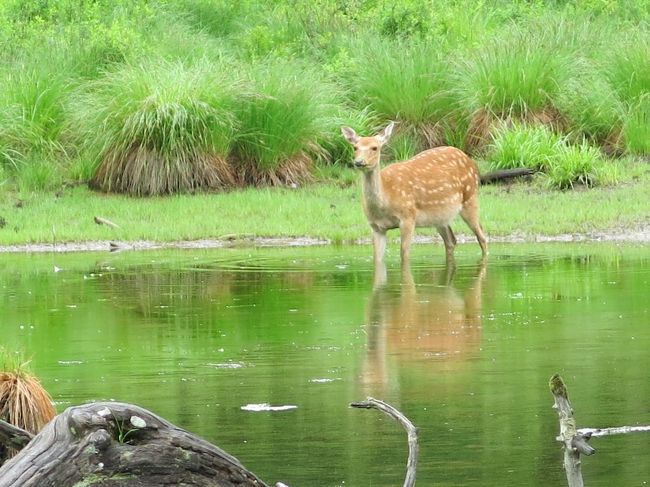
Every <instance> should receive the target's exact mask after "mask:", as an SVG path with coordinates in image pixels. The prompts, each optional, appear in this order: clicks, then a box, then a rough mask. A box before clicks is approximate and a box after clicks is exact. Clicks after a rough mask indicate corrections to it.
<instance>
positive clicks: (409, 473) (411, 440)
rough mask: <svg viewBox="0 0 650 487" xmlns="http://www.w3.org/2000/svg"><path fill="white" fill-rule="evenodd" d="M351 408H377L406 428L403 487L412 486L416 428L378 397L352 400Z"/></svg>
mask: <svg viewBox="0 0 650 487" xmlns="http://www.w3.org/2000/svg"><path fill="white" fill-rule="evenodd" d="M350 406H352V407H353V408H362V409H378V410H379V411H381V412H382V413H384V414H386V415H388V416H390V417H391V418H393V419H394V420H395V421H397V422H398V423H400V424H401V425H402V427H403V428H404V429H405V430H406V433H407V434H408V444H409V457H408V461H407V464H406V478H405V479H404V487H413V486H414V485H415V473H416V469H417V463H418V454H419V447H418V429H417V428H416V427H415V426H414V425H413V423H411V421H410V420H409V419H408V418H407V417H406V416H404V415H403V414H402V413H401V412H400V411H398V410H397V409H395V408H394V407H393V406H391V405H390V404H386V403H385V402H383V401H380V400H379V399H374V398H372V397H369V398H368V399H366V400H365V401H362V402H353V403H352V404H350Z"/></svg>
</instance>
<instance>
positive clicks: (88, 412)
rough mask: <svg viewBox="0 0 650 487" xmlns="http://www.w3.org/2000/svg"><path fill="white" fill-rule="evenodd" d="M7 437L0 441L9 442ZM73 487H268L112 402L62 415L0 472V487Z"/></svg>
mask: <svg viewBox="0 0 650 487" xmlns="http://www.w3.org/2000/svg"><path fill="white" fill-rule="evenodd" d="M5 431H8V433H5V434H4V436H2V435H0V441H3V439H6V438H9V439H11V438H12V433H11V430H6V429H5ZM13 438H18V441H19V444H18V446H20V443H23V440H22V439H20V438H21V437H20V435H18V436H13ZM74 485H85V486H101V487H107V486H120V487H131V486H138V487H142V486H150V487H154V486H172V485H174V486H178V485H193V486H199V487H204V486H205V487H208V486H209V487H267V484H265V483H264V482H263V481H262V480H260V479H259V478H258V477H257V476H255V474H253V473H252V472H250V471H248V470H247V469H246V468H245V467H244V466H243V465H242V464H241V463H240V462H239V461H238V460H237V459H236V458H234V457H233V456H231V455H229V454H228V453H226V452H225V451H223V450H221V449H220V448H218V447H216V446H214V445H212V444H210V443H208V442H207V441H205V440H203V439H201V438H199V437H198V436H196V435H193V434H191V433H189V432H187V431H184V430H182V429H180V428H178V427H177V426H174V425H173V424H171V423H170V422H168V421H166V420H165V419H163V418H161V417H159V416H157V415H155V414H153V413H152V412H150V411H147V410H146V409H143V408H140V407H138V406H135V405H132V404H124V403H114V402H104V403H93V404H87V405H83V406H76V407H71V408H68V409H66V410H65V411H64V412H63V413H61V414H60V415H58V416H56V417H55V418H54V419H53V420H52V421H50V423H48V424H47V425H46V426H45V428H43V430H41V432H40V433H39V434H38V435H36V436H35V437H34V438H33V439H32V440H31V441H30V442H29V443H28V444H27V446H25V447H24V448H23V449H22V450H21V451H20V452H19V453H18V454H17V455H16V456H15V457H14V458H12V459H11V460H9V461H7V463H5V464H4V465H3V466H2V467H1V468H0V487H36V486H38V487H68V486H70V487H71V486H74Z"/></svg>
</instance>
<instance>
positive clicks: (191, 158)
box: [0, 0, 650, 195]
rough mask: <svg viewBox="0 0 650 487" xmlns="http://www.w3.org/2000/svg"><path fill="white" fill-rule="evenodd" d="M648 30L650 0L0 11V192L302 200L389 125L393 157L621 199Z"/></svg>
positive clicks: (649, 95)
mask: <svg viewBox="0 0 650 487" xmlns="http://www.w3.org/2000/svg"><path fill="white" fill-rule="evenodd" d="M649 20H650V0H640V1H636V2H627V1H624V0H618V1H617V0H607V1H606V0H586V1H577V0H565V1H560V0H555V1H550V0H549V1H541V0H530V1H523V0H521V1H507V2H506V1H503V2H501V1H499V2H474V1H471V0H444V1H443V0H440V1H432V0H431V1H427V2H421V1H416V0H400V1H397V2H395V1H390V2H389V1H385V0H346V1H344V0H316V1H313V0H282V1H277V2H263V1H261V0H245V1H241V2H231V1H228V0H196V1H190V0H110V1H109V0H96V1H92V2H90V1H87V0H39V1H38V2H23V1H21V0H6V1H4V2H2V3H1V4H0V86H1V87H2V89H1V90H0V191H3V189H4V190H7V189H11V190H14V189H18V190H19V191H34V190H53V189H54V190H56V189H57V188H59V187H60V186H61V185H62V184H66V183H70V182H90V183H91V185H92V186H94V187H96V188H100V189H102V190H105V191H114V192H124V193H129V194H134V195H157V194H168V193H173V192H178V191H194V190H200V189H216V190H218V189H224V188H231V187H239V186H243V185H261V184H271V185H296V184H300V183H302V182H305V181H310V180H313V178H314V176H315V174H317V172H315V168H316V166H323V165H335V166H336V165H337V164H339V163H341V162H344V161H347V160H348V158H349V152H348V150H349V149H348V147H347V146H346V144H345V143H344V141H343V140H342V138H341V137H340V134H339V131H338V127H339V126H340V125H342V124H348V125H351V126H352V127H354V128H355V129H356V130H358V131H360V132H363V133H367V132H371V131H374V130H376V129H378V128H380V127H381V126H382V125H383V124H385V123H386V122H387V121H388V120H396V121H397V122H398V127H399V129H398V133H397V134H396V137H395V139H394V140H393V142H392V144H391V150H392V151H393V152H392V154H389V155H388V156H389V158H390V157H392V158H404V157H408V156H410V155H413V154H414V153H416V152H418V151H420V150H422V149H424V148H427V147H430V146H434V145H439V144H449V145H455V146H459V147H461V148H463V149H464V150H466V151H468V152H470V153H471V154H472V155H474V156H475V157H478V158H485V159H486V160H487V161H489V162H490V164H489V165H488V166H486V169H489V167H490V166H491V165H494V166H495V167H504V166H507V167H512V166H520V165H524V166H532V167H535V168H536V169H538V170H540V171H541V172H543V173H544V177H543V178H540V180H541V181H543V182H544V183H547V184H549V185H550V186H552V187H557V188H570V187H572V186H574V185H575V184H586V185H589V186H594V185H598V184H616V183H618V182H621V180H626V178H627V179H629V178H630V177H631V176H629V175H628V172H627V168H628V167H630V166H633V165H634V164H638V163H639V161H642V160H644V158H645V159H646V160H647V157H648V155H649V154H650V24H649ZM613 157H615V158H621V157H622V158H623V159H622V161H623V162H622V163H621V162H619V163H613V162H612V158H613ZM334 173H335V172H332V171H330V172H329V174H330V175H331V174H334ZM632 173H634V174H637V175H638V173H639V171H638V169H633V170H632Z"/></svg>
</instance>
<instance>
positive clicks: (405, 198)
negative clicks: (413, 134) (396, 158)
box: [381, 147, 480, 224]
mask: <svg viewBox="0 0 650 487" xmlns="http://www.w3.org/2000/svg"><path fill="white" fill-rule="evenodd" d="M381 179H382V185H383V187H384V192H385V194H386V197H387V198H388V200H390V201H391V202H393V204H394V205H395V206H398V207H401V208H402V209H403V210H404V211H410V212H412V211H415V212H416V213H417V216H418V218H419V220H421V222H420V223H421V224H431V223H434V224H435V223H446V222H447V221H449V220H451V219H452V218H454V217H455V216H456V215H457V214H458V211H460V209H461V208H462V206H463V204H464V203H465V202H466V201H468V200H469V199H471V198H472V197H474V196H475V195H476V193H477V191H478V186H479V183H480V179H479V173H478V169H477V167H476V164H475V163H474V161H473V160H472V159H470V158H469V156H467V154H465V153H464V152H463V151H461V150H460V149H457V148H455V147H436V148H434V149H429V150H427V151H424V152H421V153H420V154H418V155H416V156H415V157H413V158H412V159H409V160H407V161H404V162H397V163H394V164H391V165H389V166H387V167H386V168H384V169H383V170H382V172H381Z"/></svg>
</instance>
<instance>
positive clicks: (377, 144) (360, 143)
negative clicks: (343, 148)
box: [341, 122, 395, 171]
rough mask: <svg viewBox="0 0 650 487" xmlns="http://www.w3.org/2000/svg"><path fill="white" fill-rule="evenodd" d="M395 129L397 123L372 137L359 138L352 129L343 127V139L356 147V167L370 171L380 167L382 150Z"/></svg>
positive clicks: (391, 124)
mask: <svg viewBox="0 0 650 487" xmlns="http://www.w3.org/2000/svg"><path fill="white" fill-rule="evenodd" d="M393 127H395V122H391V123H389V124H388V126H387V127H386V128H384V130H382V131H381V132H379V133H378V134H377V135H374V136H372V137H359V136H358V135H357V133H356V132H355V131H354V130H353V129H351V128H350V127H341V133H342V134H343V137H345V138H346V139H347V141H348V142H349V143H350V144H352V146H353V147H354V161H353V163H354V167H357V168H359V169H365V170H369V171H370V170H373V169H374V168H375V167H377V166H378V165H379V158H380V155H381V148H382V146H383V145H384V144H385V143H386V142H387V141H388V139H389V138H390V136H391V134H392V133H393Z"/></svg>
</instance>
